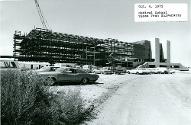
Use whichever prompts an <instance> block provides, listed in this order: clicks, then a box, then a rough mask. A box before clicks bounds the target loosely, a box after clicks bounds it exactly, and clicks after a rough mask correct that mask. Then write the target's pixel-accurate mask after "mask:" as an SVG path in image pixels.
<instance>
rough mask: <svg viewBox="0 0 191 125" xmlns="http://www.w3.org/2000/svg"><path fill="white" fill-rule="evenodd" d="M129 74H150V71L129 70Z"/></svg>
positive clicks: (141, 69)
mask: <svg viewBox="0 0 191 125" xmlns="http://www.w3.org/2000/svg"><path fill="white" fill-rule="evenodd" d="M127 73H130V74H142V75H143V74H150V71H149V70H148V69H147V68H136V69H131V70H128V71H127Z"/></svg>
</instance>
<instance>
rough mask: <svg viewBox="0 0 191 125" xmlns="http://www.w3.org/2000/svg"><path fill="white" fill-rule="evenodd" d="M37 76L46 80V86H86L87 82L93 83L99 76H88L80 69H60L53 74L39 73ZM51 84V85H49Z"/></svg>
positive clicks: (88, 74)
mask: <svg viewBox="0 0 191 125" xmlns="http://www.w3.org/2000/svg"><path fill="white" fill-rule="evenodd" d="M39 74H40V75H41V76H43V77H45V78H47V80H48V82H49V83H48V84H55V83H62V82H72V83H76V82H78V83H82V84H87V83H89V82H95V81H96V80H97V79H98V78H99V76H98V75H96V74H90V73H87V72H86V71H84V70H82V69H77V68H70V67H64V68H63V67H62V68H58V69H56V71H54V72H39ZM50 82H51V83H50Z"/></svg>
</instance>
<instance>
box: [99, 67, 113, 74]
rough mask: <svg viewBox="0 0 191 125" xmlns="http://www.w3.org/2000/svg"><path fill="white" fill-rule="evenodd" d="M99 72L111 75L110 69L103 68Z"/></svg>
mask: <svg viewBox="0 0 191 125" xmlns="http://www.w3.org/2000/svg"><path fill="white" fill-rule="evenodd" d="M101 71H102V73H103V74H113V72H112V70H111V68H110V67H103V68H102V69H101Z"/></svg>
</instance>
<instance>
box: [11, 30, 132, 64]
mask: <svg viewBox="0 0 191 125" xmlns="http://www.w3.org/2000/svg"><path fill="white" fill-rule="evenodd" d="M13 56H14V58H15V59H18V60H20V61H40V62H63V63H65V62H67V63H78V64H94V65H101V66H105V65H106V64H109V63H111V62H113V61H114V62H115V63H119V62H124V61H125V59H126V58H129V57H132V56H133V44H132V43H127V42H122V41H119V40H117V39H111V38H108V39H98V38H92V37H84V36H79V35H73V34H63V33H58V32H52V31H50V30H46V29H41V28H35V29H33V30H31V32H30V33H28V34H22V33H21V31H15V34H14V55H13Z"/></svg>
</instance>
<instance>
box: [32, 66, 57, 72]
mask: <svg viewBox="0 0 191 125" xmlns="http://www.w3.org/2000/svg"><path fill="white" fill-rule="evenodd" d="M58 68H60V67H58V66H45V67H42V68H40V69H38V70H36V71H37V72H53V71H55V70H56V69H58Z"/></svg>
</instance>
